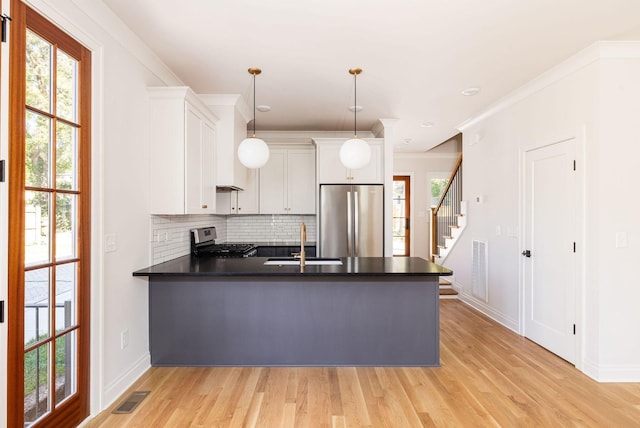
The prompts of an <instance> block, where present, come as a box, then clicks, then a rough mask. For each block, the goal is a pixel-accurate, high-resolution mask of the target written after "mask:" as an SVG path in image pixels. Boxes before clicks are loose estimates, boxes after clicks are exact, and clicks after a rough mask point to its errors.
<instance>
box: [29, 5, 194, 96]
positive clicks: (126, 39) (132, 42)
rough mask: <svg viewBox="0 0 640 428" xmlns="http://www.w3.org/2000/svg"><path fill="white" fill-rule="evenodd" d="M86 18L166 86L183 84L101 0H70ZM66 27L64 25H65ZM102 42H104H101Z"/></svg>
mask: <svg viewBox="0 0 640 428" xmlns="http://www.w3.org/2000/svg"><path fill="white" fill-rule="evenodd" d="M29 3H33V4H36V5H47V7H48V8H53V10H60V9H61V8H60V7H59V6H56V5H55V4H54V1H53V0H30V1H29ZM71 3H72V4H74V5H75V6H76V7H77V8H78V9H79V10H80V11H81V12H82V13H84V14H85V15H86V16H87V18H89V19H90V20H91V21H93V22H94V23H95V24H97V25H98V26H99V27H100V29H102V31H104V32H105V33H106V34H107V35H109V36H110V37H111V38H113V40H115V41H116V42H117V43H118V44H119V45H120V46H121V47H122V48H123V49H124V50H126V51H128V52H129V53H131V55H132V56H133V57H134V58H136V59H137V60H138V61H139V62H140V63H141V64H142V65H143V66H144V67H146V68H147V69H148V70H149V71H150V72H151V73H152V74H154V75H155V76H156V77H157V78H158V79H159V80H160V81H161V82H162V83H164V84H165V85H168V86H183V85H184V82H183V81H182V80H181V79H180V78H179V77H178V76H177V75H176V74H175V73H174V72H173V70H171V69H170V68H169V67H168V66H167V65H166V64H165V63H164V62H163V61H162V60H161V59H160V58H159V57H158V56H157V55H156V54H155V52H153V51H152V50H151V49H150V48H149V46H147V45H146V44H145V43H144V42H143V41H142V40H141V39H140V37H138V35H137V34H136V33H134V32H133V31H132V30H131V29H130V28H129V27H127V26H126V25H125V24H124V22H122V20H121V19H120V18H119V17H118V16H117V15H116V14H115V13H114V12H113V11H112V10H111V9H109V8H108V7H107V6H106V5H105V4H104V3H102V1H95V0H71ZM65 28H66V27H65ZM103 44H104V43H103Z"/></svg>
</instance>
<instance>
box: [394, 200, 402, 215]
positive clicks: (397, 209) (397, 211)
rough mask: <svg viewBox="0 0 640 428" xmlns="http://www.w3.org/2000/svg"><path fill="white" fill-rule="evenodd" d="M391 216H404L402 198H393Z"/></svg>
mask: <svg viewBox="0 0 640 428" xmlns="http://www.w3.org/2000/svg"><path fill="white" fill-rule="evenodd" d="M392 207H393V216H394V217H405V215H404V210H405V201H404V199H394V200H393V205H392Z"/></svg>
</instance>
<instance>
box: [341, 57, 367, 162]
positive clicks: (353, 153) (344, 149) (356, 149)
mask: <svg viewBox="0 0 640 428" xmlns="http://www.w3.org/2000/svg"><path fill="white" fill-rule="evenodd" d="M360 73H362V69H361V68H350V69H349V74H351V75H353V138H351V139H349V140H347V141H345V142H344V143H342V146H341V147H340V162H342V164H343V165H344V166H345V167H347V168H349V169H359V168H362V167H364V166H366V165H367V164H368V163H369V161H370V160H371V148H370V147H369V144H368V143H367V142H366V141H364V140H362V139H360V138H358V128H357V117H358V103H357V100H358V98H357V96H358V91H357V88H356V80H357V77H358V74H360Z"/></svg>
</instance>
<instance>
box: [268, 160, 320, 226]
mask: <svg viewBox="0 0 640 428" xmlns="http://www.w3.org/2000/svg"><path fill="white" fill-rule="evenodd" d="M270 152H271V154H270V156H269V162H267V164H266V165H265V166H263V167H262V168H260V214H315V213H316V179H315V177H316V172H315V168H316V159H315V149H314V148H313V147H310V148H273V147H270Z"/></svg>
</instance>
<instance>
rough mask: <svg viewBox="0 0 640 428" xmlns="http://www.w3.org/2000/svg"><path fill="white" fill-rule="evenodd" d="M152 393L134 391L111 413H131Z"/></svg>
mask: <svg viewBox="0 0 640 428" xmlns="http://www.w3.org/2000/svg"><path fill="white" fill-rule="evenodd" d="M150 392H151V391H134V392H132V393H131V395H129V396H128V397H127V398H126V399H125V400H124V401H123V402H122V403H120V405H119V406H118V407H116V408H115V410H114V411H113V412H111V413H120V414H122V413H131V412H133V411H134V410H135V408H136V407H138V404H140V403H141V402H142V400H144V399H145V398H146V397H147V395H149V393H150Z"/></svg>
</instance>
